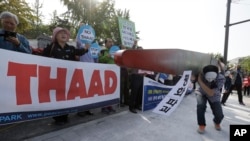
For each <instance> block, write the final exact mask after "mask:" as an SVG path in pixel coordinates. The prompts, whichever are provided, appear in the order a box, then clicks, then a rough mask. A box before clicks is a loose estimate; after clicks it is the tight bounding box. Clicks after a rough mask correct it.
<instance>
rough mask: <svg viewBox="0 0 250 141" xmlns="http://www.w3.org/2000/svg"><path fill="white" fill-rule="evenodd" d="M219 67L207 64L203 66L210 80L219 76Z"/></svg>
mask: <svg viewBox="0 0 250 141" xmlns="http://www.w3.org/2000/svg"><path fill="white" fill-rule="evenodd" d="M218 72H219V69H218V67H217V66H214V65H207V66H205V67H204V68H203V74H204V77H205V79H206V80H207V81H208V82H212V81H214V80H215V79H216V78H217V75H218Z"/></svg>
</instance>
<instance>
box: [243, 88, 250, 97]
mask: <svg viewBox="0 0 250 141" xmlns="http://www.w3.org/2000/svg"><path fill="white" fill-rule="evenodd" d="M249 90H250V87H249V86H244V95H249Z"/></svg>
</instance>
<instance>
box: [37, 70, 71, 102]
mask: <svg viewBox="0 0 250 141" xmlns="http://www.w3.org/2000/svg"><path fill="white" fill-rule="evenodd" d="M50 70H51V68H50V67H44V66H39V78H38V97H39V102H40V103H44V102H50V95H49V94H50V90H53V89H54V90H56V101H64V100H65V99H66V98H65V97H66V96H65V91H66V90H65V86H66V73H67V69H65V68H57V78H54V79H53V78H50Z"/></svg>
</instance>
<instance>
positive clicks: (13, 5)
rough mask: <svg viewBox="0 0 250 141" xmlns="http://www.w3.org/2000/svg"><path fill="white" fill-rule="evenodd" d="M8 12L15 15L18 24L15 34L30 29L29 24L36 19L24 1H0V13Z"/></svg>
mask: <svg viewBox="0 0 250 141" xmlns="http://www.w3.org/2000/svg"><path fill="white" fill-rule="evenodd" d="M3 11H9V12H12V13H14V14H16V15H17V17H18V19H19V22H20V23H19V24H18V28H17V32H19V33H21V34H22V33H24V31H26V30H28V29H31V28H32V25H31V22H32V21H34V20H35V19H36V16H34V15H33V12H34V11H33V10H32V9H31V8H30V7H29V5H28V4H27V3H26V2H25V0H2V1H0V12H3Z"/></svg>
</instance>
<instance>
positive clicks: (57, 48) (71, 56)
mask: <svg viewBox="0 0 250 141" xmlns="http://www.w3.org/2000/svg"><path fill="white" fill-rule="evenodd" d="M69 38H70V32H69V31H68V30H67V29H65V28H61V27H56V28H55V29H54V30H53V36H52V43H51V44H50V45H48V46H47V47H46V48H45V49H44V51H43V56H47V57H52V58H57V59H63V60H71V61H75V56H76V55H83V54H85V53H86V52H88V48H82V49H76V48H75V47H74V46H71V45H68V44H67V42H68V41H69ZM53 119H54V120H55V124H56V125H63V124H65V123H67V122H68V114H66V115H60V116H56V117H53Z"/></svg>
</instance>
